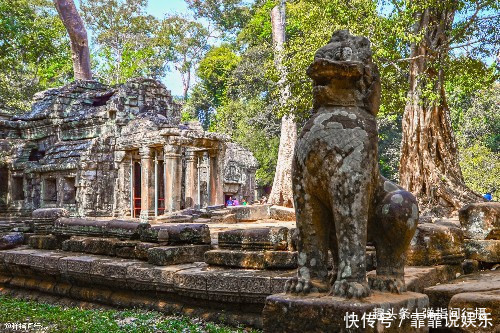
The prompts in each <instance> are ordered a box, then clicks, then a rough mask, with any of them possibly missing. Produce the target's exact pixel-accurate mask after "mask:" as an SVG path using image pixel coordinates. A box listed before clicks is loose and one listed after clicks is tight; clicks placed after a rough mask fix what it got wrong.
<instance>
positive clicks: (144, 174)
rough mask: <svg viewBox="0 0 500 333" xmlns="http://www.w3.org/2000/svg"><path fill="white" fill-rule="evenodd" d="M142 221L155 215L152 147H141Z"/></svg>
mask: <svg viewBox="0 0 500 333" xmlns="http://www.w3.org/2000/svg"><path fill="white" fill-rule="evenodd" d="M139 154H140V155H141V214H140V217H139V218H140V220H141V223H147V222H148V219H149V218H150V217H154V214H155V212H154V196H155V193H154V174H153V169H154V165H153V159H152V158H151V148H149V147H141V148H140V149H139Z"/></svg>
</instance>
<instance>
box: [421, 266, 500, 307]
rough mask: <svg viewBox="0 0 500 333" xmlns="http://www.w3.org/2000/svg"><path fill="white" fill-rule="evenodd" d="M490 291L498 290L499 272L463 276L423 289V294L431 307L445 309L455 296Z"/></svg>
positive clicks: (499, 286) (499, 287) (483, 272)
mask: <svg viewBox="0 0 500 333" xmlns="http://www.w3.org/2000/svg"><path fill="white" fill-rule="evenodd" d="M492 290H500V270H495V271H481V272H477V273H474V274H469V275H464V276H462V277H460V278H458V279H456V280H453V281H451V282H450V283H447V284H440V285H437V286H432V287H428V288H425V289H424V293H425V294H427V295H428V296H429V300H430V305H431V306H432V307H443V308H446V307H448V306H449V304H450V300H451V298H452V297H453V296H455V295H458V294H461V293H467V292H483V291H492Z"/></svg>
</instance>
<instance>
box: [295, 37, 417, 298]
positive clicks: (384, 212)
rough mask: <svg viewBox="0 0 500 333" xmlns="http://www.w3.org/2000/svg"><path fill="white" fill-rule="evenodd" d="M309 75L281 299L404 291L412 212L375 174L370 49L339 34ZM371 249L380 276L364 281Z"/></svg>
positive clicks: (375, 91) (376, 81) (410, 203)
mask: <svg viewBox="0 0 500 333" xmlns="http://www.w3.org/2000/svg"><path fill="white" fill-rule="evenodd" d="M307 74H308V75H309V76H310V77H311V78H312V79H313V81H314V85H313V96H314V108H313V116H312V117H311V118H310V119H309V120H308V122H307V123H306V125H305V126H304V129H303V130H302V132H301V134H300V136H299V138H298V140H297V144H296V146H295V155H294V160H293V167H292V182H293V191H294V201H295V209H296V219H297V228H298V229H299V237H298V243H297V249H298V272H297V277H295V278H293V279H291V280H289V281H288V282H287V284H286V291H287V292H289V293H300V294H306V293H311V292H319V293H321V292H330V294H331V295H336V296H342V297H347V298H351V297H355V298H362V297H366V296H368V295H370V293H371V292H370V290H371V289H376V290H381V291H390V292H396V293H400V292H402V291H405V284H404V263H405V252H406V249H407V248H408V246H409V244H410V241H411V239H412V237H413V234H414V233H415V229H416V226H417V222H418V206H417V201H416V199H415V197H414V196H413V195H412V194H411V193H409V192H407V191H405V190H403V189H402V188H401V187H399V186H397V185H395V184H394V183H392V182H390V181H388V180H387V179H385V178H383V177H382V176H381V175H380V172H379V168H378V151H377V149H378V144H377V140H378V132H377V123H376V119H375V116H376V114H377V112H378V110H379V104H380V78H379V74H378V68H377V66H376V65H375V64H374V63H373V62H372V53H371V49H370V41H369V40H368V39H367V38H365V37H356V36H352V35H351V34H350V33H349V32H348V31H346V30H341V31H337V32H335V33H334V34H333V36H332V39H331V41H330V43H328V44H327V45H326V46H324V47H322V48H320V49H319V50H318V51H317V53H316V55H315V59H314V62H313V63H312V64H311V66H310V67H309V68H308V70H307ZM367 241H370V242H372V243H374V245H375V248H376V251H377V274H376V277H374V278H371V279H370V281H369V283H368V282H367V281H366V244H367ZM329 251H330V253H331V256H332V258H333V263H334V265H333V272H332V273H331V274H329V271H328V261H329V260H328V257H329ZM370 287H371V288H370Z"/></svg>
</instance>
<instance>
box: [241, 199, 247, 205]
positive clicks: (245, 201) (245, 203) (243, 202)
mask: <svg viewBox="0 0 500 333" xmlns="http://www.w3.org/2000/svg"><path fill="white" fill-rule="evenodd" d="M241 204H242V205H243V206H246V205H247V200H246V199H245V198H243V201H242V202H241Z"/></svg>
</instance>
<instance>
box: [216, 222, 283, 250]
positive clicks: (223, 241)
mask: <svg viewBox="0 0 500 333" xmlns="http://www.w3.org/2000/svg"><path fill="white" fill-rule="evenodd" d="M218 238H219V247H220V248H225V249H249V250H250V249H251V250H275V251H277V250H286V249H287V248H288V242H287V238H288V228H284V227H268V228H252V229H235V230H228V231H223V232H220V233H219V235H218Z"/></svg>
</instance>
